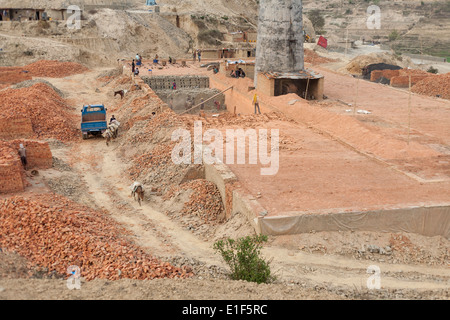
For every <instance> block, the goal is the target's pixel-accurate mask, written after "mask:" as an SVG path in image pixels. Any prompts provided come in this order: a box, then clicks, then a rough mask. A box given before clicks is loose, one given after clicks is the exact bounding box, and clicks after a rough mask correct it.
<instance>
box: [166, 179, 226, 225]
mask: <svg viewBox="0 0 450 320" xmlns="http://www.w3.org/2000/svg"><path fill="white" fill-rule="evenodd" d="M181 190H192V191H193V192H192V193H191V195H190V198H189V201H188V202H186V203H185V204H184V207H183V210H182V214H183V215H189V216H191V215H195V216H198V217H199V218H201V219H202V220H203V221H204V222H205V223H214V222H216V221H219V220H220V219H221V218H222V217H223V213H224V206H223V204H222V198H221V195H220V192H219V189H217V186H216V185H215V184H214V183H212V182H210V181H207V180H204V179H197V180H193V181H189V182H186V183H183V184H182V185H180V186H177V187H173V188H171V189H170V190H169V192H167V193H166V194H165V195H164V198H165V199H170V198H171V197H173V196H174V195H175V194H176V193H177V192H180V191H181Z"/></svg>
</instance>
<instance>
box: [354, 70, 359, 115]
mask: <svg viewBox="0 0 450 320" xmlns="http://www.w3.org/2000/svg"><path fill="white" fill-rule="evenodd" d="M358 93H359V78H358V80H357V81H356V96H355V105H354V106H353V115H356V103H357V102H358Z"/></svg>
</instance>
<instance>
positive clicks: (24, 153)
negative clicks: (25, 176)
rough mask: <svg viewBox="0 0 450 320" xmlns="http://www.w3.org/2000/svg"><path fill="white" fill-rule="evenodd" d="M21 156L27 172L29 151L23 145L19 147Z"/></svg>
mask: <svg viewBox="0 0 450 320" xmlns="http://www.w3.org/2000/svg"><path fill="white" fill-rule="evenodd" d="M19 156H20V161H22V165H23V167H24V168H25V170H27V150H26V149H25V147H24V146H23V144H20V146H19Z"/></svg>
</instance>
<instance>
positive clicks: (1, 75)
mask: <svg viewBox="0 0 450 320" xmlns="http://www.w3.org/2000/svg"><path fill="white" fill-rule="evenodd" d="M32 78H33V77H32V76H31V74H30V73H27V72H23V70H22V69H21V68H15V67H0V84H7V85H9V84H16V83H19V82H22V81H26V80H31V79H32Z"/></svg>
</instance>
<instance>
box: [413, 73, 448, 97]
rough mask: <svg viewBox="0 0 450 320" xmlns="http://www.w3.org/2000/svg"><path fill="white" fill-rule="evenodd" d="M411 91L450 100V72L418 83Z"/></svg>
mask: <svg viewBox="0 0 450 320" xmlns="http://www.w3.org/2000/svg"><path fill="white" fill-rule="evenodd" d="M411 90H412V91H413V92H415V93H420V94H424V95H427V96H437V95H439V96H440V97H441V98H444V99H450V72H449V73H446V74H440V75H435V76H433V77H428V78H426V79H423V80H421V81H419V82H418V83H416V85H414V86H413V87H412V88H411Z"/></svg>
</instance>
